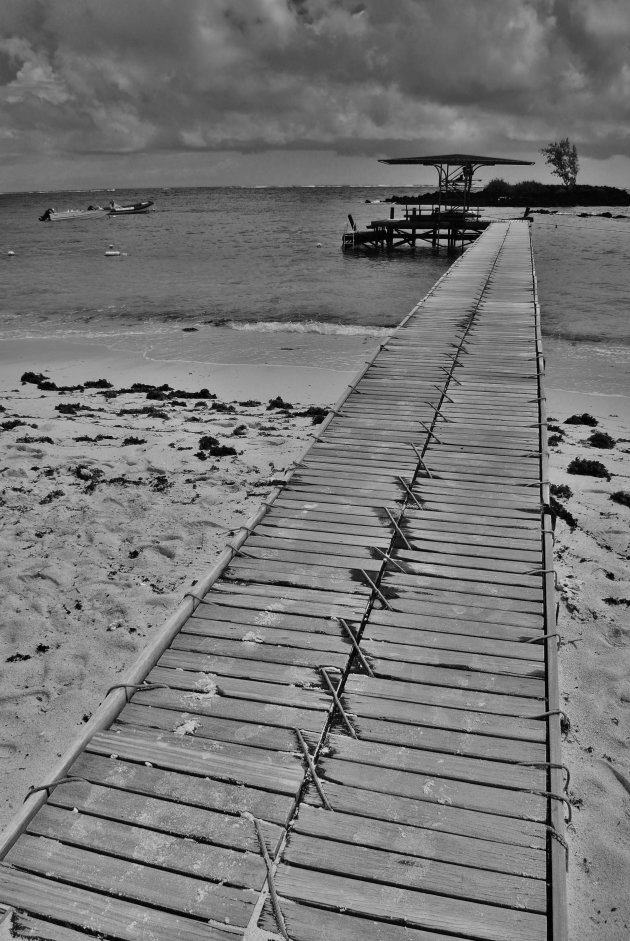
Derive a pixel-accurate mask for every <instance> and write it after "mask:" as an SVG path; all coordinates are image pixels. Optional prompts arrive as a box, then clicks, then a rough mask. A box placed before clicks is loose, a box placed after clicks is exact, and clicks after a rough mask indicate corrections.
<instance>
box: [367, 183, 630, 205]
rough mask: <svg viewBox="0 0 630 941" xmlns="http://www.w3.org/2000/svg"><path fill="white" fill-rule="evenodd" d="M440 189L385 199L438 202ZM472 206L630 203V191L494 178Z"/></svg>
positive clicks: (472, 199) (476, 194)
mask: <svg viewBox="0 0 630 941" xmlns="http://www.w3.org/2000/svg"><path fill="white" fill-rule="evenodd" d="M438 196H439V194H438V192H437V191H434V192H431V193H418V195H417V197H411V196H407V195H406V196H392V197H390V199H388V200H385V201H386V202H393V203H404V202H405V201H407V200H411V199H413V200H414V201H415V202H418V203H422V204H425V203H432V202H437V200H438ZM470 205H471V206H505V207H516V208H527V207H528V206H544V207H549V206H554V207H570V206H630V193H629V192H628V191H627V190H625V189H619V188H618V187H616V186H591V185H588V184H584V185H580V184H578V185H576V186H574V187H572V188H570V189H567V188H566V187H564V186H557V185H556V184H554V183H538V182H537V181H536V180H524V181H523V182H521V183H506V182H505V180H500V179H496V180H491V181H490V182H489V183H488V185H487V186H485V187H484V188H483V189H482V190H478V191H477V192H472V193H471V194H470Z"/></svg>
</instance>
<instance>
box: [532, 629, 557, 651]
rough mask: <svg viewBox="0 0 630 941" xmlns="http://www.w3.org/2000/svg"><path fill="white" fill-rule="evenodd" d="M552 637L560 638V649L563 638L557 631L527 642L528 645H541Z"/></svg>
mask: <svg viewBox="0 0 630 941" xmlns="http://www.w3.org/2000/svg"><path fill="white" fill-rule="evenodd" d="M550 637H557V638H558V647H559V646H560V641H561V639H562V638H561V636H560V634H558V632H557V631H554V632H553V633H552V634H541V636H540V637H530V639H529V640H526V641H525V643H526V644H540V643H541V641H543V640H549V638H550Z"/></svg>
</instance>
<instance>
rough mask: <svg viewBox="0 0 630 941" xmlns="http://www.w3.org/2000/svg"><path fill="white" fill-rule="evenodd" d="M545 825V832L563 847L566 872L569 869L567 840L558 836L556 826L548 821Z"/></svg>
mask: <svg viewBox="0 0 630 941" xmlns="http://www.w3.org/2000/svg"><path fill="white" fill-rule="evenodd" d="M545 827H546V829H547V833H548V834H549V836H550V837H552V838H553V839H554V840H557V841H558V843H559V844H560V846H562V847H563V848H564V854H565V863H566V867H567V872H568V871H569V844H568V843H567V841H566V840H565V838H564V837H563V836H560V834H559V833H558V831H557V830H556V828H555V827H554V826H552V825H551V824H550V823H547V824H545Z"/></svg>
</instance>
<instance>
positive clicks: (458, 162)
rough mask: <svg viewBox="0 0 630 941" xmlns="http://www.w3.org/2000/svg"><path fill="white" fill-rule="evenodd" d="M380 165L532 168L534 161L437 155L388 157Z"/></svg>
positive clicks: (465, 155)
mask: <svg viewBox="0 0 630 941" xmlns="http://www.w3.org/2000/svg"><path fill="white" fill-rule="evenodd" d="M379 163H390V164H398V165H404V164H416V165H417V166H423V167H434V166H436V165H437V164H443V163H446V164H450V165H451V166H463V165H464V164H467V163H473V164H476V165H477V166H480V167H493V166H496V165H497V164H518V165H520V166H532V165H533V163H534V161H533V160H513V159H512V158H509V157H480V156H477V155H476V154H437V155H435V156H430V157H387V158H385V159H382V160H379Z"/></svg>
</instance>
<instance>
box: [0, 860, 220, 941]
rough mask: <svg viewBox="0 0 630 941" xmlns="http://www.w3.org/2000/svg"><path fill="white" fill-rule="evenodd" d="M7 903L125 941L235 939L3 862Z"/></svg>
mask: <svg viewBox="0 0 630 941" xmlns="http://www.w3.org/2000/svg"><path fill="white" fill-rule="evenodd" d="M0 876H1V882H2V896H3V900H4V901H5V903H6V904H8V905H13V906H14V907H15V908H17V909H18V910H19V911H20V912H22V911H26V912H29V913H31V914H35V915H40V916H44V917H48V918H52V919H57V920H59V921H61V922H62V923H64V924H68V925H72V926H74V927H78V928H80V929H85V930H86V931H91V932H95V933H96V934H98V935H99V936H105V937H108V938H119V939H121V941H173V938H177V939H178V941H233V939H234V935H233V934H230V933H228V932H227V931H223V930H222V929H220V928H218V927H215V926H214V925H209V924H208V923H207V922H203V921H201V922H200V921H198V920H195V919H194V918H187V917H184V916H182V915H177V914H173V913H172V912H169V911H162V910H160V909H156V908H151V907H150V906H148V905H147V906H144V905H139V904H136V903H133V902H127V901H123V900H122V899H117V898H115V897H112V896H110V895H103V894H101V893H100V892H92V891H86V890H85V889H81V888H77V887H74V886H69V885H66V884H64V883H61V882H53V881H51V880H50V879H45V878H42V877H40V876H37V875H32V874H31V873H29V872H20V871H18V870H17V869H12V868H11V867H10V866H7V865H6V864H4V863H0Z"/></svg>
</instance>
